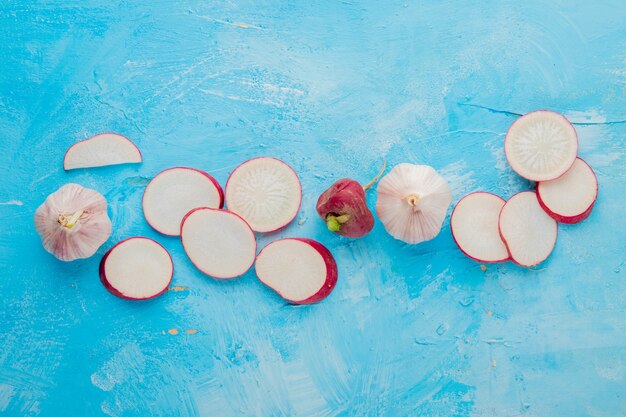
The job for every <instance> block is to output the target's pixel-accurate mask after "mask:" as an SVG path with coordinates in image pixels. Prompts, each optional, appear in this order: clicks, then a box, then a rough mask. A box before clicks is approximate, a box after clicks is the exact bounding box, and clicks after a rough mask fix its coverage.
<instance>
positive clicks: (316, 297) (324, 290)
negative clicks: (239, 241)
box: [257, 237, 339, 304]
mask: <svg viewBox="0 0 626 417" xmlns="http://www.w3.org/2000/svg"><path fill="white" fill-rule="evenodd" d="M282 240H296V241H300V242H304V243H306V244H308V245H310V246H311V247H312V248H313V249H315V250H316V251H317V252H318V253H319V254H320V256H321V257H322V259H323V260H324V265H326V280H325V281H324V285H322V287H321V288H320V289H319V290H318V291H317V292H316V293H315V294H313V295H312V296H310V297H309V298H306V299H304V300H301V301H294V300H290V299H288V298H286V297H284V296H283V295H282V294H281V293H280V291H278V290H277V289H275V288H272V287H270V286H269V285H267V284H266V283H265V282H263V281H262V280H261V279H259V281H261V282H262V283H263V285H265V286H266V287H268V288H269V289H270V290H272V291H274V292H276V293H277V294H278V295H280V296H281V297H282V298H283V299H285V300H287V301H289V302H290V303H292V304H315V303H318V302H320V301H322V300H323V299H324V298H326V297H328V295H329V294H330V293H331V292H332V291H333V289H334V288H335V285H336V284H337V276H338V274H339V272H338V269H337V262H336V261H335V258H334V257H333V255H332V253H330V251H329V250H328V248H326V246H324V245H322V244H321V243H319V242H318V241H316V240H313V239H308V238H303V237H288V238H283V239H278V240H275V241H273V242H270V243H269V244H268V246H269V245H270V244H272V243H275V242H279V241H282ZM266 247H267V246H266ZM263 250H265V248H263V249H261V252H259V254H258V255H257V258H258V257H259V256H260V255H261V253H263Z"/></svg>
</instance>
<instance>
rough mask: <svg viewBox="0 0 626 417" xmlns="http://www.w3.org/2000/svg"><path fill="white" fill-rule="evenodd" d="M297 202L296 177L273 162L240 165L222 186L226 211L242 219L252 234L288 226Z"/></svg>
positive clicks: (259, 160)
mask: <svg viewBox="0 0 626 417" xmlns="http://www.w3.org/2000/svg"><path fill="white" fill-rule="evenodd" d="M301 201H302V187H301V185H300V180H299V179H298V175H296V173H295V171H294V170H293V169H292V168H291V167H290V166H289V165H287V164H286V163H284V162H283V161H280V160H278V159H275V158H268V157H261V158H254V159H250V160H249V161H246V162H244V163H243V164H241V165H239V166H238V167H237V168H235V170H234V171H233V172H232V174H230V178H228V182H227V183H226V207H227V208H228V210H230V211H232V212H233V213H237V214H238V215H240V216H241V217H243V218H244V219H245V220H246V221H247V222H248V224H249V225H250V227H251V228H252V230H254V231H255V232H271V231H274V230H278V229H280V228H282V227H284V226H286V225H287V224H289V223H290V222H291V221H292V220H293V219H294V218H295V217H296V214H297V213H298V210H299V209H300V202H301Z"/></svg>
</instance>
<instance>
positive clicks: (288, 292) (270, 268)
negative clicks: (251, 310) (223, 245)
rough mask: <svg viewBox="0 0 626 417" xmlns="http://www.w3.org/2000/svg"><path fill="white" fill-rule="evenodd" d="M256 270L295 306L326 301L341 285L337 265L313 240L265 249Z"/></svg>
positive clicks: (287, 241)
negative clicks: (336, 285) (336, 287)
mask: <svg viewBox="0 0 626 417" xmlns="http://www.w3.org/2000/svg"><path fill="white" fill-rule="evenodd" d="M255 270H256V274H257V277H258V278H259V280H260V281H261V282H262V283H264V284H265V285H267V286H268V287H270V288H271V289H272V290H274V291H276V292H277V293H278V295H280V296H281V297H283V298H284V299H285V300H287V301H289V302H291V303H294V304H313V303H317V302H319V301H321V300H323V299H324V298H326V297H327V296H328V295H329V294H330V293H331V291H332V290H333V288H335V284H336V283H337V263H336V262H335V258H333V255H332V254H331V253H330V251H329V250H328V249H326V247H325V246H324V245H322V244H321V243H319V242H316V241H314V240H311V239H304V238H286V239H279V240H276V241H274V242H271V243H270V244H268V245H267V246H265V247H264V248H263V250H261V252H260V253H259V255H258V256H257V259H256V264H255Z"/></svg>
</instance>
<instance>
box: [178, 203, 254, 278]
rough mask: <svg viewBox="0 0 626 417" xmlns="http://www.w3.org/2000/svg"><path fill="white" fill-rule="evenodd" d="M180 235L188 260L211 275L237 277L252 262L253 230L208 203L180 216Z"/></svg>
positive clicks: (238, 218) (235, 217)
mask: <svg viewBox="0 0 626 417" xmlns="http://www.w3.org/2000/svg"><path fill="white" fill-rule="evenodd" d="M180 237H181V240H182V242H183V247H184V249H185V252H186V253H187V256H188V257H189V259H190V260H191V262H192V263H193V264H194V265H195V266H196V268H198V269H199V270H200V271H202V272H204V273H205V274H207V275H210V276H212V277H213V278H219V279H228V278H235V277H238V276H240V275H243V274H245V273H246V272H247V271H248V269H250V267H251V266H252V264H253V263H254V256H255V255H256V238H255V236H254V232H253V231H252V229H250V226H249V225H248V223H246V221H245V220H243V219H242V218H241V217H239V216H238V215H236V214H235V213H232V212H230V211H227V210H216V209H212V208H208V207H201V208H197V209H194V210H192V211H190V212H189V213H188V214H187V215H186V216H185V218H184V219H183V222H182V225H181V232H180Z"/></svg>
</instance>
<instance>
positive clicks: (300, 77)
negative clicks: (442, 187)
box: [0, 0, 626, 417]
mask: <svg viewBox="0 0 626 417" xmlns="http://www.w3.org/2000/svg"><path fill="white" fill-rule="evenodd" d="M115 3H116V2H98V1H95V0H82V1H64V2H61V1H43V0H39V1H33V2H25V1H24V2H17V1H10V0H9V1H4V2H2V4H1V5H0V28H1V31H0V41H1V42H0V141H1V142H0V146H1V147H0V181H1V184H0V204H1V205H0V216H1V218H2V219H3V221H2V226H0V230H1V233H0V271H1V272H0V274H1V279H0V345H1V348H0V415H6V416H87V415H110V416H148V415H151V416H185V417H188V416H240V415H241V416H283V415H290V416H296V415H297V416H326V415H342V416H344V415H345V416H379V415H380V416H382V415H385V416H406V415H427V416H452V415H454V416H470V415H471V416H485V417H487V416H489V417H492V416H568V417H577V416H606V417H616V416H623V415H626V394H625V393H626V381H625V378H626V318H625V317H626V315H625V313H626V306H625V300H626V274H625V268H626V267H625V266H624V259H625V249H624V244H625V241H624V231H625V230H626V221H625V217H626V216H624V204H625V202H626V200H625V198H624V180H625V172H624V153H625V152H624V146H625V141H624V136H625V135H626V123H625V122H624V119H626V24H625V23H624V22H626V7H625V6H624V3H623V1H602V2H589V1H576V2H574V1H571V2H564V1H552V2H545V1H526V2H520V1H515V2H513V1H482V2H451V1H434V0H432V1H431V0H427V1H426V0H425V1H418V2H412V1H407V0H405V1H395V0H390V1H374V0H372V1H362V2H361V1H316V0H313V1H298V2H295V1H292V2H279V1H275V0H261V1H259V0H255V1H252V0H248V1H245V0H242V1H214V2H207V1H199V0H188V1H162V0H159V1H156V0H140V1H133V2H120V3H119V4H115ZM540 108H547V109H552V110H555V111H559V112H562V113H564V114H565V115H567V116H568V117H569V118H570V119H571V120H572V121H574V122H576V123H577V125H576V128H577V130H578V133H579V137H580V156H581V157H583V158H584V159H586V160H587V161H588V162H589V163H590V164H591V166H592V167H593V168H594V169H595V170H596V172H597V175H598V179H599V182H600V195H599V200H598V202H597V205H596V208H595V210H594V211H593V213H592V214H591V216H590V218H589V219H588V220H587V221H585V222H584V223H582V224H579V225H575V226H564V227H561V228H560V230H559V238H558V242H557V246H556V248H555V250H554V252H553V254H552V256H551V258H550V259H549V260H548V261H547V262H545V263H544V264H543V265H541V266H540V267H538V268H535V269H533V270H525V269H522V268H519V267H516V266H514V265H512V264H510V263H506V264H502V265H497V266H488V268H487V270H486V271H482V270H481V268H480V265H479V264H477V263H475V262H473V261H471V260H469V259H467V258H465V257H464V256H463V255H462V254H461V253H460V252H459V251H458V250H457V248H456V247H455V245H454V243H453V240H452V238H451V236H450V230H449V226H448V221H447V220H446V223H445V224H444V228H443V229H442V233H441V234H440V235H439V236H438V237H437V238H436V239H435V240H433V241H431V242H428V243H424V244H421V245H417V246H408V245H404V244H402V243H400V242H398V241H395V240H393V239H392V238H391V237H390V236H388V235H387V234H386V233H385V231H384V228H383V227H382V225H381V224H380V223H377V224H376V226H375V229H374V231H373V233H372V234H370V235H369V236H367V237H366V238H364V239H360V240H354V241H351V240H347V239H343V238H338V237H337V236H334V235H332V234H330V233H329V232H327V231H326V230H325V229H324V225H323V224H322V223H321V222H320V220H319V219H318V218H317V216H316V214H315V210H314V205H315V201H316V199H317V196H318V195H319V193H320V192H321V191H322V190H323V189H325V188H326V187H327V186H328V185H329V184H330V183H332V182H333V181H334V180H335V179H337V178H340V177H345V176H350V177H353V178H355V179H358V180H361V181H366V180H367V179H369V178H370V177H372V176H373V175H374V174H375V173H376V172H377V170H378V168H379V166H380V164H381V160H382V158H383V157H386V158H387V160H388V162H389V164H390V165H391V166H393V165H395V164H396V163H399V162H414V163H426V164H429V165H432V166H433V167H435V168H436V169H438V170H439V171H440V172H441V173H442V175H444V176H445V177H446V178H447V179H448V181H449V182H450V184H451V186H452V189H453V193H454V202H456V201H458V199H459V198H460V197H462V196H463V195H464V194H465V193H467V192H470V191H474V190H487V191H492V192H495V193H497V194H500V195H502V196H503V197H505V198H507V197H509V196H510V195H512V194H513V193H515V192H517V191H519V190H522V189H526V188H528V187H529V184H528V183H527V182H526V181H523V180H521V179H520V178H518V177H517V176H516V175H515V174H514V173H513V172H512V171H511V170H510V169H509V167H508V165H507V164H506V161H505V158H504V155H503V146H502V141H503V138H504V133H505V131H506V129H507V127H508V126H509V125H510V123H511V122H512V121H513V120H515V117H516V115H515V113H525V112H528V111H531V110H535V109H540ZM102 131H115V132H119V133H122V134H124V135H127V136H128V137H130V138H131V139H132V140H134V141H135V142H136V143H137V144H138V146H139V147H140V148H141V150H142V152H143V155H144V163H143V164H142V165H139V166H122V167H109V168H102V169H93V170H78V171H75V172H68V173H66V172H64V171H63V169H62V158H63V154H64V152H65V150H66V149H67V147H68V146H70V145H71V144H72V143H74V142H76V141H77V140H79V139H84V138H86V137H88V136H91V135H93V134H96V133H99V132H102ZM258 155H271V156H276V157H278V158H281V159H284V160H285V161H287V162H288V163H290V164H291V165H292V166H293V167H294V168H295V169H296V170H297V172H298V173H299V174H300V177H301V181H302V184H303V189H304V200H303V204H302V210H301V211H300V213H299V215H298V217H297V221H295V222H294V223H293V224H291V225H290V226H289V227H288V228H286V229H285V230H283V231H281V232H279V233H276V234H274V235H269V236H260V237H259V246H260V247H262V246H263V245H264V244H265V243H267V242H268V241H270V240H272V239H274V238H276V237H280V236H305V237H312V238H315V239H318V240H320V241H321V242H323V243H324V244H325V245H327V246H328V248H330V249H331V251H332V252H333V253H334V255H335V257H336V259H337V261H338V264H339V272H340V277H339V282H338V284H337V287H336V289H335V291H334V292H333V293H332V294H331V296H330V297H329V298H328V299H326V300H325V301H324V302H322V303H321V304H319V305H314V306H307V307H293V306H288V305H286V304H285V303H284V302H283V301H281V300H280V299H279V298H278V297H277V296H275V295H274V294H273V293H271V292H270V291H269V290H268V289H266V288H265V287H263V286H262V285H261V284H260V283H259V282H258V281H257V280H256V278H255V276H254V272H253V271H250V272H249V273H248V274H246V275H245V276H244V277H242V278H240V279H238V280H233V281H230V282H218V281H215V280H212V279H211V278H208V277H206V276H203V275H202V274H201V273H199V272H198V271H197V270H195V269H194V268H193V266H192V265H191V263H190V262H189V261H188V260H187V258H186V257H185V255H184V253H183V251H182V249H181V245H180V242H179V241H178V240H177V239H175V238H166V237H162V236H159V235H158V234H157V233H155V232H154V231H152V230H151V229H150V228H149V227H148V225H147V224H146V223H145V221H144V219H143V216H142V212H141V207H140V199H141V195H142V192H143V189H144V187H145V184H146V182H147V181H148V179H149V178H150V177H152V176H153V175H154V174H156V173H157V172H159V171H160V170H162V169H164V168H167V167H170V166H174V165H183V166H185V165H186V166H193V167H197V168H200V169H205V170H207V171H209V172H210V173H212V174H213V175H214V176H215V177H216V178H217V179H218V180H219V181H220V182H221V183H222V184H224V182H225V180H226V178H227V176H228V174H229V172H230V171H231V170H232V169H233V167H235V166H236V165H237V164H238V163H240V162H242V161H244V160H246V159H248V158H251V157H254V156H258ZM67 182H77V183H80V184H82V185H84V186H87V187H90V188H94V189H96V190H98V191H100V192H101V193H103V194H105V195H106V197H107V198H108V201H109V204H110V210H109V213H110V215H111V218H112V220H113V223H114V231H113V234H112V236H111V239H110V240H109V241H108V242H107V243H106V244H105V245H104V246H103V247H102V248H101V249H100V251H99V252H98V254H97V255H96V256H94V257H93V258H92V259H88V260H82V261H76V262H72V263H62V262H59V261H57V260H56V259H54V258H53V257H52V256H50V255H49V254H47V253H46V252H45V251H44V250H43V248H42V247H41V245H40V242H39V238H38V236H37V234H36V233H35V231H34V228H33V221H32V219H33V213H34V211H35V209H36V208H37V206H38V205H39V204H40V203H41V202H42V201H43V200H44V199H45V197H46V196H47V195H48V194H49V193H51V192H53V191H54V190H56V189H57V188H58V187H59V186H60V185H62V184H64V183H67ZM369 198H370V201H369V203H370V205H371V206H373V204H374V201H375V193H370V195H369ZM137 234H139V235H146V236H150V237H152V238H156V239H158V240H159V241H160V242H161V243H162V244H163V245H165V246H166V247H167V249H168V250H169V251H170V252H171V253H172V255H173V258H174V262H175V276H174V284H175V285H177V286H181V287H184V288H179V289H180V291H170V292H168V293H166V294H165V295H164V296H162V297H160V298H158V299H156V300H153V301H149V302H128V301H123V300H120V299H117V298H115V297H113V296H111V295H110V294H109V293H108V292H106V290H105V289H104V288H103V287H102V285H101V284H100V282H99V280H98V275H97V267H98V262H99V260H100V256H101V255H102V254H103V253H104V251H105V250H107V249H108V248H110V247H111V246H112V245H113V244H114V243H115V242H116V241H118V240H120V239H122V238H125V237H128V236H130V235H137ZM172 329H176V331H174V330H172ZM192 329H193V330H197V333H193V332H191V333H188V332H187V330H192ZM176 332H177V334H171V333H176Z"/></svg>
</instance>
